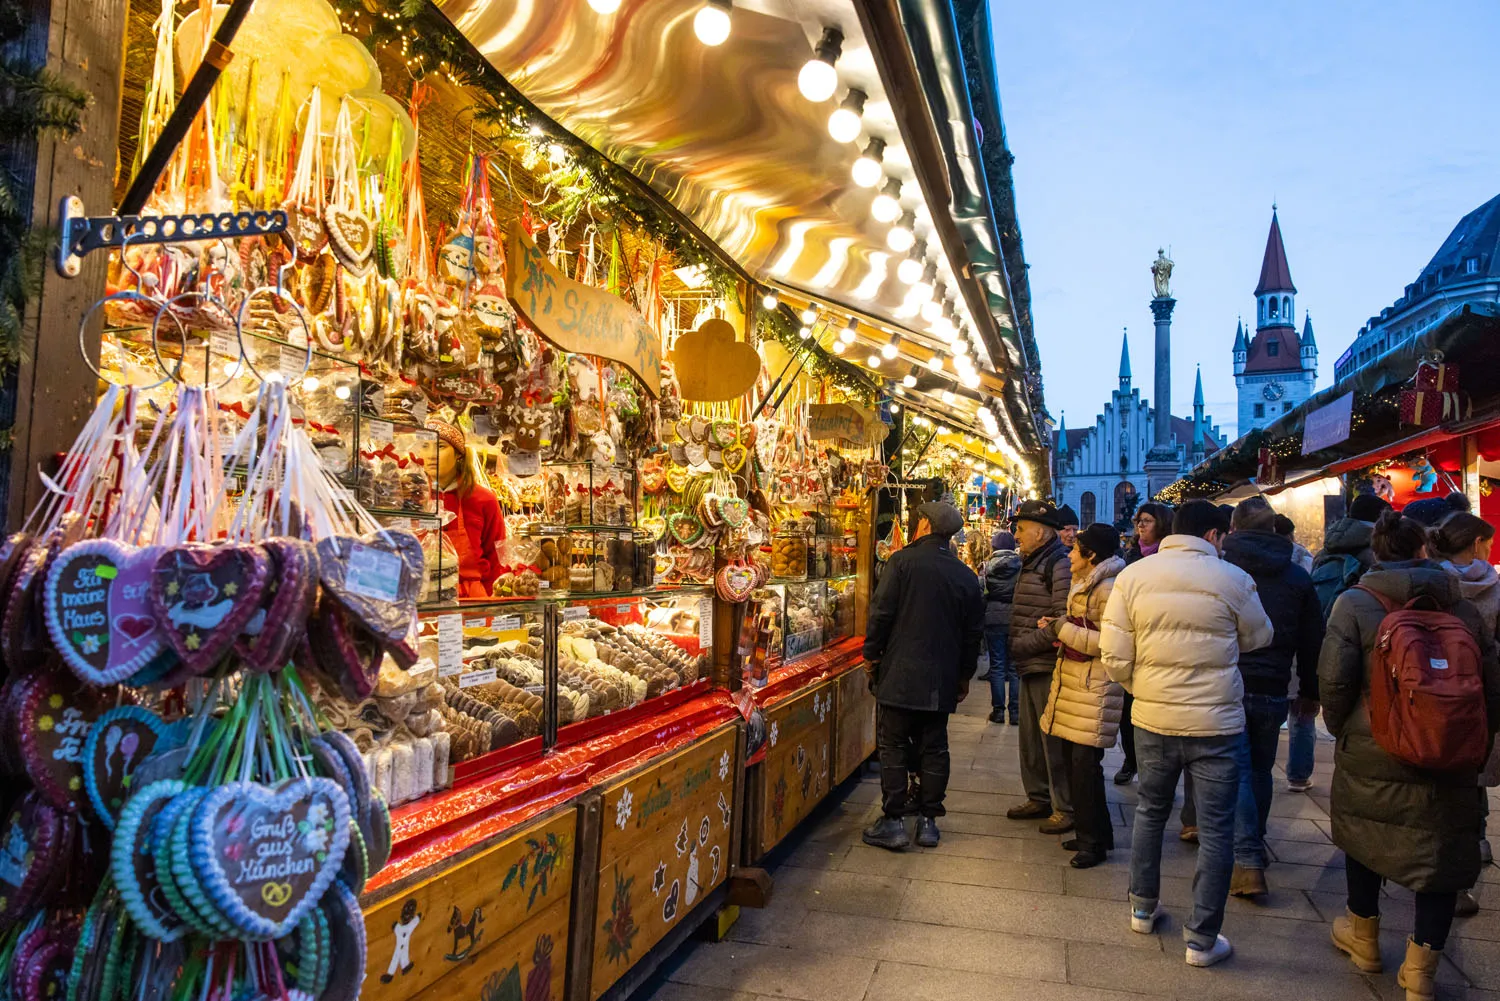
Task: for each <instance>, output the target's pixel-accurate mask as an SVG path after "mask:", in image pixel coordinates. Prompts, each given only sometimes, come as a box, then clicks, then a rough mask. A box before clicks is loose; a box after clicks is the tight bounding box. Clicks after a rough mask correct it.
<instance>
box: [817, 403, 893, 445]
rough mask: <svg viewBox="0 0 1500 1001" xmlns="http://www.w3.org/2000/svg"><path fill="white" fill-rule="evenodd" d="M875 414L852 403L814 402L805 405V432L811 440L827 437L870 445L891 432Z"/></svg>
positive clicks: (882, 439)
mask: <svg viewBox="0 0 1500 1001" xmlns="http://www.w3.org/2000/svg"><path fill="white" fill-rule="evenodd" d="M890 430H891V429H890V428H889V427H887V426H886V424H885V422H883V421H882V420H881V419H880V417H879V415H878V414H875V413H872V412H871V411H867V410H864V409H862V408H860V407H856V406H854V405H853V404H852V403H813V404H810V405H809V406H808V408H807V433H808V434H809V435H810V436H811V437H812V439H813V440H814V441H826V440H828V439H830V438H832V439H837V440H839V441H847V442H850V443H852V444H855V445H873V444H875V443H876V442H879V441H884V440H885V436H886V435H887V434H889V433H890Z"/></svg>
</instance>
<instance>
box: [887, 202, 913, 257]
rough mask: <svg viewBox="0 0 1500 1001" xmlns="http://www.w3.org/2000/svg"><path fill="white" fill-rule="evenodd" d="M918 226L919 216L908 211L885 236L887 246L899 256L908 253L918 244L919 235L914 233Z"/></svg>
mask: <svg viewBox="0 0 1500 1001" xmlns="http://www.w3.org/2000/svg"><path fill="white" fill-rule="evenodd" d="M916 225H917V214H916V213H915V212H913V211H912V210H911V209H907V210H906V214H905V215H903V216H902V217H901V219H900V220H899V221H898V222H897V223H896V225H894V226H892V227H891V229H890V232H888V233H886V234H885V245H886V246H887V247H890V248H891V249H892V250H894V251H895V252H896V253H898V254H904V253H906V252H907V251H908V250H910V249H911V248H912V246H913V245H914V244H915V243H916V242H917V235H916V233H915V232H913V229H914V227H915V226H916Z"/></svg>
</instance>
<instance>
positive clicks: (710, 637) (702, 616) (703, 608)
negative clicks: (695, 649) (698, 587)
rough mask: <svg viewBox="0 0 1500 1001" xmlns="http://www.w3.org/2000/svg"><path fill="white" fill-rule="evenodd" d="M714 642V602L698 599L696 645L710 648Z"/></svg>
mask: <svg viewBox="0 0 1500 1001" xmlns="http://www.w3.org/2000/svg"><path fill="white" fill-rule="evenodd" d="M713 642H714V600H713V599H712V598H699V599H698V645H699V646H702V647H709V646H712V645H713Z"/></svg>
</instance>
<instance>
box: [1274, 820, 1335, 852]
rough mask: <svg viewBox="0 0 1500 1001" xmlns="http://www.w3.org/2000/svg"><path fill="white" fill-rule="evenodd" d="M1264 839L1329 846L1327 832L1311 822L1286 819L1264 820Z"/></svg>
mask: <svg viewBox="0 0 1500 1001" xmlns="http://www.w3.org/2000/svg"><path fill="white" fill-rule="evenodd" d="M1266 837H1267V838H1275V839H1277V840H1279V841H1305V842H1308V843H1310V844H1315V845H1316V844H1324V845H1326V844H1329V843H1330V842H1331V841H1332V838H1331V837H1330V835H1329V833H1328V831H1326V830H1324V829H1323V828H1322V827H1320V826H1318V823H1317V822H1314V821H1311V820H1289V819H1287V818H1286V817H1271V818H1269V819H1267V820H1266Z"/></svg>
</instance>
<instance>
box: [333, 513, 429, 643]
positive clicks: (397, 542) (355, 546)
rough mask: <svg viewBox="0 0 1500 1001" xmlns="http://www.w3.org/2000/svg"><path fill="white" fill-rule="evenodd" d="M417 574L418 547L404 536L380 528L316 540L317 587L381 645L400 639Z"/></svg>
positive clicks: (413, 610)
mask: <svg viewBox="0 0 1500 1001" xmlns="http://www.w3.org/2000/svg"><path fill="white" fill-rule="evenodd" d="M422 576H423V557H422V543H421V542H419V541H418V540H417V537H416V536H415V535H412V534H411V533H410V532H404V531H400V530H396V529H381V530H380V531H376V532H371V533H370V534H368V535H365V536H361V537H359V538H355V537H353V536H349V535H338V536H334V537H333V538H329V539H322V540H320V541H319V542H318V577H319V579H320V580H321V581H322V582H323V587H324V588H325V589H326V590H327V591H328V592H329V593H330V594H331V595H333V598H334V600H336V601H337V602H338V603H339V604H340V605H342V606H343V607H344V608H345V609H347V610H348V612H349V614H350V615H352V616H353V617H354V618H355V620H356V621H357V622H358V623H359V624H360V625H361V626H363V627H364V628H365V629H367V630H369V631H370V633H372V634H373V635H374V636H375V638H376V639H378V640H380V641H381V643H383V644H392V643H398V642H400V641H402V640H404V639H405V638H406V634H407V632H408V631H409V630H410V629H411V623H412V620H413V619H414V618H415V617H416V614H417V594H418V593H419V592H420V590H421V587H422Z"/></svg>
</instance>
